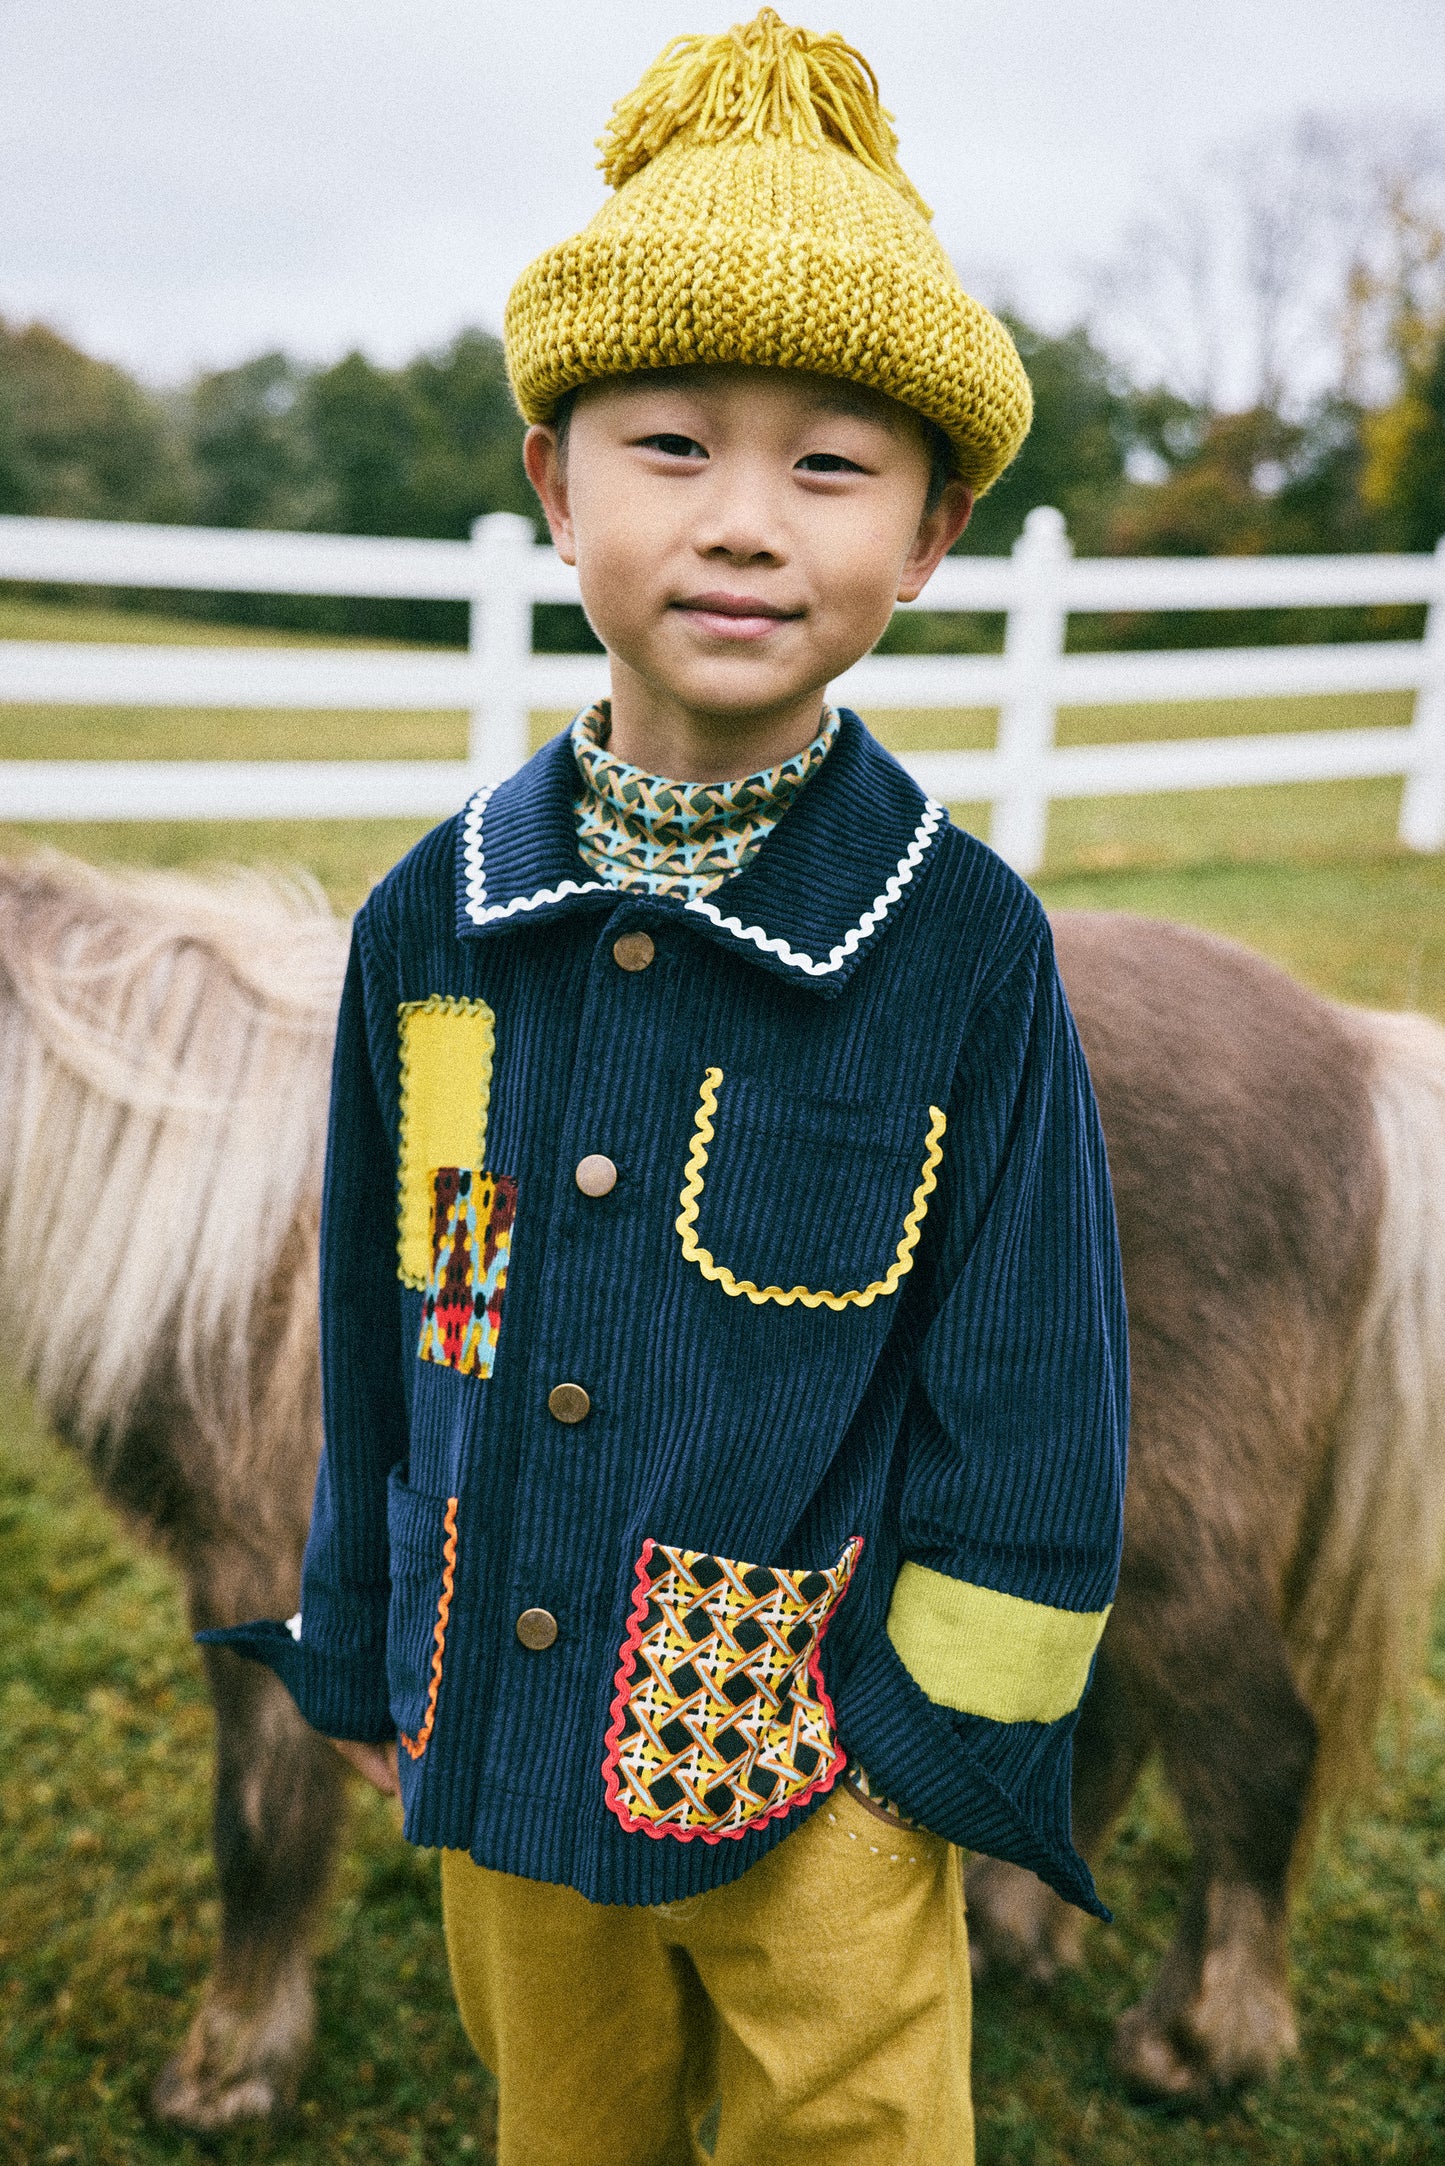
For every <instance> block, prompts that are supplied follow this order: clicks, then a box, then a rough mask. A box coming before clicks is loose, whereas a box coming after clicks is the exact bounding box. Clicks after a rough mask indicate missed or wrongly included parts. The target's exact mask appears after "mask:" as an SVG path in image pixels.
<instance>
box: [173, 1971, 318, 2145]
mask: <svg viewBox="0 0 1445 2166" xmlns="http://www.w3.org/2000/svg"><path fill="white" fill-rule="evenodd" d="M311 2035H312V2004H311V1990H310V1984H309V1981H308V1980H307V1979H306V1977H305V1975H304V1973H303V1972H302V1970H301V1968H300V1965H299V1964H298V1965H297V1966H295V1968H294V1970H293V1972H292V1974H291V1975H290V1976H289V1977H287V1978H286V1979H284V1980H278V1981H275V1990H274V1991H273V1992H272V1994H271V1996H270V1997H269V1998H268V2000H267V2001H266V2003H265V2004H264V2005H263V2006H262V2007H260V2008H250V2009H246V2008H238V2007H236V2006H234V2005H228V2004H227V2002H226V2001H225V2000H223V1999H222V1998H221V1997H220V1995H218V1994H214V1989H213V1993H212V1994H208V1996H207V1997H206V1998H205V1999H204V2000H203V2001H202V2003H201V2006H200V2008H199V2009H198V2010H197V2012H196V2018H195V2021H194V2022H193V2023H192V2025H191V2027H190V2030H189V2031H188V2033H187V2034H186V2038H185V2042H184V2044H183V2045H182V2046H181V2048H180V2050H179V2051H178V2052H177V2053H174V2054H173V2055H172V2056H171V2058H170V2060H169V2061H167V2063H166V2065H165V2067H164V2068H163V2069H162V2070H161V2072H160V2074H159V2076H157V2078H156V2080H155V2083H154V2085H153V2087H152V2089H151V2110H152V2112H153V2113H154V2114H155V2116H156V2118H157V2120H159V2121H162V2122H164V2123H166V2124H167V2125H168V2126H169V2127H171V2128H176V2129H185V2130H187V2131H189V2132H190V2133H191V2134H192V2135H199V2136H210V2135H215V2134H217V2133H218V2132H219V2131H221V2130H224V2129H229V2128H237V2127H240V2126H241V2125H242V2124H243V2123H245V2122H252V2123H254V2122H257V2121H273V2120H275V2119H276V2117H277V2116H278V2115H279V2114H282V2113H285V2112H286V2111H288V2110H289V2108H290V2107H292V2106H293V2105H294V2104H295V2102H296V2091H297V2086H298V2084H299V2082H300V2077H301V2071H302V2069H303V2068H304V2067H305V2065H306V2057H307V2054H308V2053H309V2051H310V2047H311Z"/></svg>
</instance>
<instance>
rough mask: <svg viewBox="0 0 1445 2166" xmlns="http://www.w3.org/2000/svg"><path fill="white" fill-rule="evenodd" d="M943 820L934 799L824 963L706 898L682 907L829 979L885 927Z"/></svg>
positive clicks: (700, 898)
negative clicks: (870, 899) (869, 900)
mask: <svg viewBox="0 0 1445 2166" xmlns="http://www.w3.org/2000/svg"><path fill="white" fill-rule="evenodd" d="M943 817H944V812H943V807H942V805H940V804H937V803H936V802H935V801H934V799H933V798H931V797H930V798H928V799H927V800H926V802H925V804H924V807H923V818H922V819H921V820H920V821H919V823H918V825H917V827H916V828H915V829H914V832H913V840H912V842H910V843H909V845H908V848H907V849H906V850H905V851H904V853H903V855H902V857H900V858H899V860H898V866H897V870H896V871H894V872H891V873H890V874H889V875H888V878H887V880H886V881H885V883H884V887H883V893H882V894H881V895H879V896H877V897H876V898H875V899H874V901H873V902H872V903H871V904H870V906H869V907H868V909H866V910H865V911H864V913H863V915H862V917H861V918H859V920H858V922H857V924H856V925H854V926H853V927H851V928H850V930H849V931H848V932H846V933H844V935H843V937H842V939H841V940H840V941H839V942H838V945H837V947H836V948H830V949H829V951H828V953H827V954H826V955H825V956H824V957H823V959H822V961H821V962H815V961H814V959H813V957H812V956H811V955H804V954H802V953H801V951H800V950H799V949H797V948H790V947H789V946H788V943H787V941H786V940H775V939H774V938H773V937H772V935H771V934H769V933H765V932H764V931H763V930H762V928H761V926H758V925H744V924H743V922H742V920H741V918H725V917H724V916H723V914H722V912H721V910H719V909H718V907H717V905H716V904H715V903H710V902H708V901H707V899H706V897H704V896H701V895H700V896H698V897H697V898H696V899H695V900H694V901H692V902H689V903H685V904H684V905H683V907H684V909H687V910H696V911H697V912H698V914H699V915H700V916H701V917H705V918H711V919H712V922H713V924H714V925H718V926H721V928H722V930H723V931H724V932H727V933H733V934H734V935H735V936H736V937H737V938H738V939H739V940H751V941H752V943H753V945H754V947H757V948H765V949H766V950H767V952H768V954H769V955H776V956H777V957H778V958H779V959H780V960H781V961H782V962H785V963H788V964H790V965H791V967H792V968H793V969H794V970H805V971H806V972H807V974H808V976H809V977H810V978H826V977H827V976H828V974H829V973H830V972H831V971H834V970H837V969H839V968H841V966H842V965H843V964H844V963H845V962H846V961H847V960H848V957H849V956H850V955H852V954H854V953H856V951H857V949H858V948H859V946H860V945H861V944H862V942H863V941H865V940H866V939H867V938H868V935H869V934H870V933H871V932H874V931H875V930H876V929H877V927H878V926H880V925H881V924H882V923H883V920H884V919H885V918H886V917H887V915H888V913H889V911H890V910H891V909H892V908H893V905H894V904H895V903H896V902H897V901H898V900H899V898H900V896H901V895H902V893H903V890H904V889H905V888H906V887H907V885H908V883H909V881H910V880H911V879H912V878H913V875H914V874H915V872H917V870H918V868H919V866H920V865H921V864H922V862H923V853H924V851H925V850H926V849H927V848H928V845H929V844H930V843H931V842H932V840H933V838H934V836H935V835H936V834H937V832H938V828H939V824H940V822H941V821H942V819H943Z"/></svg>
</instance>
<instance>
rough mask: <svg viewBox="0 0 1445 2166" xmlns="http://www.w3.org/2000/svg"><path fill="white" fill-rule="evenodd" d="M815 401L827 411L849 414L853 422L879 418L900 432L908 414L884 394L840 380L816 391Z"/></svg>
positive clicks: (884, 423)
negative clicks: (871, 391)
mask: <svg viewBox="0 0 1445 2166" xmlns="http://www.w3.org/2000/svg"><path fill="white" fill-rule="evenodd" d="M813 403H814V404H815V405H816V406H820V407H822V409H823V410H824V412H825V413H830V414H846V415H847V416H848V417H849V418H850V419H851V420H854V421H876V422H877V423H878V424H879V426H880V427H881V428H885V429H888V430H890V431H891V432H892V433H893V434H895V435H897V434H899V433H901V431H902V430H903V428H904V426H905V423H906V420H907V418H909V417H907V416H906V415H905V413H904V411H903V409H902V408H900V407H898V406H896V405H895V404H894V402H893V400H892V399H889V398H885V397H884V396H883V395H882V394H881V393H878V394H874V393H870V392H869V391H867V390H864V389H863V388H861V387H859V386H856V385H853V384H849V383H843V382H841V381H840V382H838V383H836V384H828V385H827V386H825V387H824V388H822V389H820V390H818V391H815V392H814V394H813Z"/></svg>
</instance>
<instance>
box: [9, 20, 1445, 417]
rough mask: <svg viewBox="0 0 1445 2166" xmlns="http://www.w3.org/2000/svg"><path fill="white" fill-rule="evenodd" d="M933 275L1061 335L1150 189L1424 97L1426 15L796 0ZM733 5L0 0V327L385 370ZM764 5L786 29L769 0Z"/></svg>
mask: <svg viewBox="0 0 1445 2166" xmlns="http://www.w3.org/2000/svg"><path fill="white" fill-rule="evenodd" d="M799 9H800V13H801V16H802V19H803V20H805V21H807V22H808V23H809V24H810V26H811V27H813V28H816V29H820V30H822V29H839V30H841V31H843V32H844V34H845V35H846V36H847V37H849V38H850V39H851V40H852V41H853V42H854V43H855V44H857V45H859V46H861V47H862V49H863V50H864V51H865V52H866V53H867V54H868V56H869V57H870V59H871V60H872V61H873V63H874V66H875V68H876V69H877V72H878V75H879V77H880V79H881V82H882V86H883V93H884V99H885V102H886V103H887V104H888V105H889V106H890V107H891V108H892V110H893V112H894V114H895V116H896V119H897V125H898V132H899V136H900V139H901V148H902V156H903V161H904V164H905V165H906V167H907V168H908V171H909V173H910V174H911V175H912V177H913V179H914V180H915V182H916V183H917V185H918V187H919V188H920V190H921V191H922V193H923V195H924V196H925V197H926V198H927V199H928V200H929V201H930V202H931V203H932V204H933V206H934V209H935V213H936V217H937V225H938V231H939V233H940V235H941V237H942V239H943V241H944V242H945V245H946V246H947V247H948V248H949V249H950V251H951V252H952V254H953V255H954V258H955V260H956V261H957V262H958V264H959V266H960V269H961V270H962V271H963V272H964V274H965V276H966V277H967V278H969V279H970V280H971V281H972V282H973V283H974V284H975V285H976V287H977V288H978V289H979V290H980V291H981V292H982V293H984V294H985V295H986V296H987V297H988V298H991V299H998V298H1007V297H1012V298H1014V299H1015V300H1016V301H1017V302H1018V303H1019V304H1020V305H1022V306H1023V307H1024V308H1026V309H1028V310H1031V311H1033V312H1035V313H1036V314H1038V315H1040V316H1042V317H1043V318H1045V319H1046V320H1052V321H1055V322H1057V321H1058V320H1060V319H1061V318H1062V317H1064V316H1065V315H1067V314H1068V313H1069V312H1070V311H1071V310H1072V309H1073V308H1074V307H1075V306H1076V305H1077V299H1078V295H1079V293H1080V291H1081V268H1082V266H1083V265H1085V264H1087V263H1088V262H1089V261H1090V260H1097V259H1098V258H1099V257H1101V256H1103V255H1106V254H1107V253H1108V251H1109V248H1110V246H1111V244H1112V243H1113V241H1114V240H1115V238H1116V237H1117V235H1118V233H1119V231H1120V229H1121V227H1122V226H1123V224H1124V223H1125V222H1126V220H1127V219H1128V218H1129V216H1130V215H1131V214H1132V213H1134V212H1136V211H1137V210H1139V209H1141V208H1145V207H1147V201H1148V196H1149V192H1150V190H1151V189H1152V188H1153V187H1155V186H1156V185H1157V183H1158V181H1159V179H1160V178H1161V176H1164V175H1167V174H1168V173H1169V172H1170V171H1171V170H1176V171H1177V170H1178V169H1179V168H1180V167H1181V166H1183V165H1185V164H1186V163H1187V161H1188V160H1189V159H1190V157H1191V156H1193V155H1195V154H1196V153H1197V152H1198V151H1200V150H1201V149H1203V148H1205V147H1206V146H1207V145H1209V144H1211V143H1213V142H1216V141H1218V140H1220V139H1221V138H1225V137H1228V136H1230V135H1233V134H1236V133H1238V132H1239V131H1241V130H1243V129H1248V128H1252V127H1259V126H1262V125H1264V126H1267V125H1269V124H1271V123H1274V122H1278V123H1280V124H1281V125H1284V124H1286V123H1287V122H1288V121H1289V120H1290V119H1291V118H1292V117H1293V116H1294V115H1295V114H1296V113H1298V112H1299V111H1300V110H1301V109H1303V108H1306V107H1308V108H1312V109H1314V110H1316V111H1321V112H1326V113H1331V114H1339V115H1348V114H1352V113H1358V112H1360V111H1361V110H1362V109H1364V110H1374V109H1379V110H1381V111H1386V110H1396V111H1398V110H1401V109H1403V110H1405V111H1409V112H1415V113H1418V114H1420V115H1421V116H1422V117H1426V116H1429V115H1430V114H1431V113H1432V111H1434V112H1437V113H1438V111H1439V109H1440V108H1441V106H1442V105H1445V0H1193V4H1192V5H1187V6H1178V5H1173V4H1171V0H1006V4H1004V0H991V4H988V5H985V4H984V0H807V5H806V7H803V6H802V5H801V0H799ZM746 11H747V10H746V7H745V5H744V6H740V5H739V4H738V0H512V4H510V5H507V6H502V5H500V4H498V0H0V315H4V316H5V317H7V318H8V319H9V320H11V321H12V322H13V321H16V320H25V319H27V318H29V317H32V316H38V317H42V318H44V319H45V320H46V321H48V322H51V323H53V324H56V325H57V326H59V327H60V328H61V329H63V330H64V331H66V332H67V333H69V334H70V335H71V336H72V337H74V338H76V339H77V340H79V341H80V342H81V343H82V344H84V345H85V346H87V347H89V348H90V349H91V350H93V351H97V352H102V353H105V354H108V355H110V356H112V357H114V358H115V359H117V360H121V361H124V362H126V363H127V364H129V365H130V366H132V367H134V368H137V369H139V370H140V371H141V372H142V373H143V374H144V375H146V376H148V377H149V378H151V379H153V380H155V381H166V380H174V379H178V378H180V377H182V376H184V375H186V374H187V373H189V372H190V371H191V370H192V369H193V368H195V367H197V366H200V365H213V364H221V363H225V362H229V361H235V360H239V359H241V358H243V357H244V356H246V355H248V354H253V353H256V352H259V351H262V350H265V349H266V348H269V347H273V346H284V347H287V348H289V349H290V350H291V351H293V352H294V353H296V354H298V355H299V356H300V357H302V358H306V359H324V358H328V357H332V356H335V355H336V354H338V353H340V352H342V351H343V350H345V349H346V348H347V347H348V346H350V345H353V344H356V345H361V346H363V347H364V348H366V349H367V350H368V351H369V352H370V353H372V354H373V355H374V356H376V357H377V358H379V359H383V360H390V361H395V360H400V359H402V358H403V357H405V356H406V355H408V354H410V353H413V352H415V351H416V350H418V349H419V348H420V347H422V346H426V345H431V344H436V343H439V342H441V341H443V340H445V339H446V338H447V337H448V336H449V335H450V334H451V333H452V332H453V331H454V330H456V329H457V328H458V327H459V326H460V325H462V324H463V323H482V324H485V325H488V326H491V327H493V328H496V327H499V326H500V322H501V314H502V306H503V302H504V300H505V298H506V293H507V288H508V286H509V285H510V283H511V281H512V279H513V278H514V277H515V276H516V274H517V273H518V271H519V270H521V268H522V267H523V265H524V264H525V263H526V262H527V261H528V260H529V259H530V258H531V257H532V256H533V255H534V254H535V253H536V252H537V251H538V250H539V249H540V248H543V247H545V246H546V245H547V244H548V243H550V242H552V241H554V240H557V239H560V238H561V237H562V236H563V235H564V234H565V233H568V232H571V231H573V230H575V229H576V227H577V226H579V225H580V224H582V223H583V222H584V221H585V219H586V218H587V217H588V216H589V215H590V213H591V211H592V210H593V209H594V208H595V207H596V205H597V204H598V202H600V200H601V197H602V194H603V189H602V184H601V181H600V179H599V177H598V175H597V173H596V171H595V166H594V161H595V158H596V152H595V150H594V149H593V148H592V144H593V140H594V138H595V137H596V136H597V135H599V134H600V133H601V130H602V127H603V125H604V123H605V121H606V118H607V114H608V110H609V108H610V106H611V104H612V102H613V100H614V99H615V98H616V97H618V96H619V95H620V94H621V93H622V92H624V91H625V90H627V89H629V88H630V87H631V86H632V84H633V83H634V82H635V80H636V78H637V76H638V75H639V74H640V73H641V71H642V69H643V67H644V66H645V65H646V63H647V62H648V61H649V60H650V59H651V58H652V56H653V54H654V53H655V52H656V51H657V49H658V47H659V46H660V45H661V44H663V43H664V42H665V40H666V39H667V38H669V37H671V36H673V35H674V34H676V33H677V32H679V31H683V30H698V29H714V28H721V27H724V26H725V25H726V24H727V23H728V22H730V21H732V20H734V19H736V18H737V17H738V16H739V15H741V14H743V13H744V12H746ZM781 12H783V13H784V14H790V13H791V12H792V10H791V9H790V7H789V6H788V5H787V4H786V0H785V4H784V5H783V7H782V9H781Z"/></svg>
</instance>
